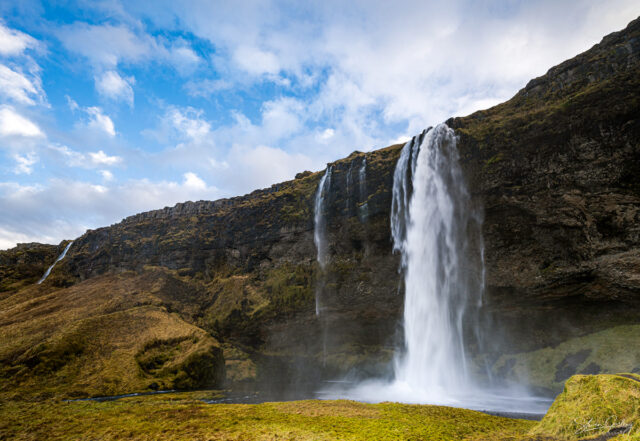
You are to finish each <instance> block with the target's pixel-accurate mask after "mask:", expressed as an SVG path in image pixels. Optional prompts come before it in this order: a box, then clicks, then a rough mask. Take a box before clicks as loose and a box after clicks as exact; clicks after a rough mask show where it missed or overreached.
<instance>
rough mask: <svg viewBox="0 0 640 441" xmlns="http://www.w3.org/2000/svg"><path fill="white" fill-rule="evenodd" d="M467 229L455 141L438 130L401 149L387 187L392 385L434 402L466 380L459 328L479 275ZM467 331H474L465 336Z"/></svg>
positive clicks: (468, 383) (477, 293)
mask: <svg viewBox="0 0 640 441" xmlns="http://www.w3.org/2000/svg"><path fill="white" fill-rule="evenodd" d="M473 222H474V218H473V213H472V210H471V203H470V197H469V192H468V191H467V189H466V187H465V184H464V179H463V175H462V171H461V169H460V166H459V163H458V152H457V149H456V137H455V133H454V131H453V130H452V129H450V128H449V127H447V126H446V125H445V124H440V125H438V126H436V127H435V128H433V129H431V130H428V131H425V132H423V133H422V134H420V135H419V136H417V137H415V138H413V139H412V140H411V141H410V142H408V143H407V144H406V145H405V146H404V148H403V149H402V153H401V156H400V159H399V160H398V164H397V166H396V170H395V173H394V182H393V203H392V212H391V232H392V237H393V246H394V250H396V251H399V252H400V253H401V255H402V260H401V266H402V272H403V274H404V288H405V305H404V351H403V352H402V353H401V354H399V355H398V356H397V358H396V364H395V376H396V380H395V381H396V382H397V383H398V384H399V385H403V386H405V387H407V388H411V389H414V390H416V391H419V393H421V394H423V395H425V396H427V397H429V399H431V400H433V401H435V402H441V401H446V400H445V399H446V398H448V397H451V396H452V395H459V394H464V393H468V392H469V390H470V389H471V387H472V386H473V385H472V379H471V376H470V372H469V367H468V365H469V363H468V356H467V353H466V345H465V329H464V325H466V326H470V327H473V326H474V325H475V324H476V323H477V321H476V320H475V317H472V316H471V313H472V312H473V311H474V310H475V309H476V308H477V305H478V302H479V299H480V298H481V296H482V283H481V281H480V280H479V279H480V277H478V276H474V275H475V274H482V271H481V269H480V271H478V270H479V269H478V268H474V266H477V264H478V263H480V264H481V263H482V262H481V261H480V262H479V259H478V258H477V256H473V254H474V253H473V252H472V250H471V247H470V244H469V239H470V238H469V237H468V236H469V231H470V227H469V225H470V223H473ZM472 331H475V329H472Z"/></svg>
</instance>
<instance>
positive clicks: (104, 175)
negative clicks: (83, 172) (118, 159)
mask: <svg viewBox="0 0 640 441" xmlns="http://www.w3.org/2000/svg"><path fill="white" fill-rule="evenodd" d="M100 174H101V175H102V179H104V180H105V181H113V173H111V172H110V171H109V170H100Z"/></svg>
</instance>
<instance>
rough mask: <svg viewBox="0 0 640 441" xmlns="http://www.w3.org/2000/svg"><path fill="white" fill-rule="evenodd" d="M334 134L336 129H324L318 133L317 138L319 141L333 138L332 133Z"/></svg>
mask: <svg viewBox="0 0 640 441" xmlns="http://www.w3.org/2000/svg"><path fill="white" fill-rule="evenodd" d="M335 134H336V131H335V130H333V129H324V130H323V131H322V133H320V134H319V135H318V138H319V139H320V140H321V141H328V140H329V139H331V138H333V135H335Z"/></svg>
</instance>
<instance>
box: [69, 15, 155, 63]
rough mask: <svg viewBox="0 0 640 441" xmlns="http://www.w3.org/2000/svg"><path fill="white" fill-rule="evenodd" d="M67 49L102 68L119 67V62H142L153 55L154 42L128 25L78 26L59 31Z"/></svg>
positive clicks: (75, 24)
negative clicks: (141, 35) (137, 33)
mask: <svg viewBox="0 0 640 441" xmlns="http://www.w3.org/2000/svg"><path fill="white" fill-rule="evenodd" d="M57 34H58V38H60V40H61V41H62V43H63V44H64V45H65V47H66V48H67V49H68V50H70V51H73V52H76V53H78V54H80V55H83V56H84V57H86V58H88V59H89V60H91V61H92V62H93V63H95V64H96V65H99V66H107V67H112V68H115V67H116V66H117V65H118V63H119V62H121V61H124V62H139V61H142V60H144V59H147V58H149V57H150V56H151V53H152V51H153V43H152V39H150V38H149V37H147V36H143V37H142V38H141V37H140V36H139V35H136V33H134V32H133V31H132V30H131V29H129V28H128V27H127V26H125V25H120V26H113V25H89V24H87V23H74V24H71V25H66V26H62V27H61V28H59V29H58V30H57Z"/></svg>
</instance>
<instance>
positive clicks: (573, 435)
mask: <svg viewBox="0 0 640 441" xmlns="http://www.w3.org/2000/svg"><path fill="white" fill-rule="evenodd" d="M608 432H614V433H617V434H620V433H625V432H628V433H627V434H624V435H621V436H619V437H617V438H615V439H616V440H623V439H638V437H639V436H640V376H637V375H634V374H620V375H575V376H573V377H571V378H570V379H569V380H568V381H567V382H566V384H565V387H564V391H563V392H562V393H561V394H560V395H559V396H558V397H557V398H556V400H555V401H554V403H553V405H552V406H551V408H550V409H549V411H548V412H547V414H546V415H545V417H544V418H543V419H542V421H541V422H540V423H539V424H538V425H537V426H536V427H535V428H533V429H532V430H531V434H532V435H548V436H555V437H558V438H560V439H567V440H575V439H583V438H584V439H591V438H595V437H597V436H599V435H604V434H607V433H608Z"/></svg>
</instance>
